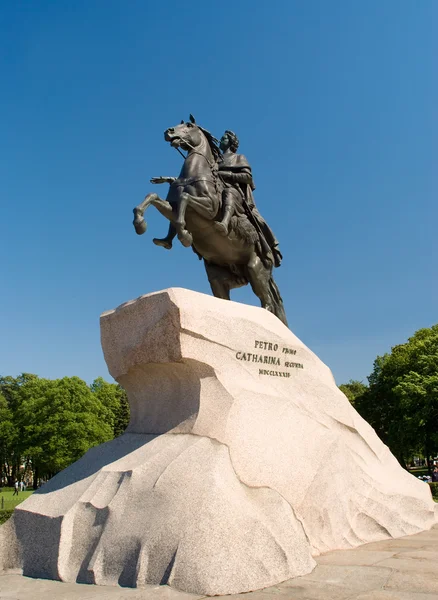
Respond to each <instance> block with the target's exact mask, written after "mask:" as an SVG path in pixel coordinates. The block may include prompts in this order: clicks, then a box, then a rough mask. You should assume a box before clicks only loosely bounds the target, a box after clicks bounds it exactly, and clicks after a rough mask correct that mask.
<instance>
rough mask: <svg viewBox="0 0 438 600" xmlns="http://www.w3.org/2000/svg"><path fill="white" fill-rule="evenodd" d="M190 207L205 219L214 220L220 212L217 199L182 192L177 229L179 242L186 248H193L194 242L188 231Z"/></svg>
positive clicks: (176, 223) (176, 221)
mask: <svg viewBox="0 0 438 600" xmlns="http://www.w3.org/2000/svg"><path fill="white" fill-rule="evenodd" d="M188 206H189V207H190V208H191V209H192V210H194V211H195V212H196V213H198V214H199V215H201V216H202V217H204V218H205V219H209V220H213V219H214V217H215V216H216V213H217V211H218V207H219V201H218V198H217V197H215V196H214V197H212V196H210V195H207V194H206V195H205V196H193V195H192V194H188V193H187V192H182V194H181V196H180V199H179V203H178V211H177V217H176V220H175V227H176V231H177V233H178V239H179V241H180V242H181V244H182V245H183V246H186V247H188V246H191V245H192V242H193V238H192V235H191V234H190V233H189V232H188V231H187V229H186V210H187V207H188Z"/></svg>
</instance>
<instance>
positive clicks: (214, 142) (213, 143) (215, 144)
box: [196, 125, 222, 161]
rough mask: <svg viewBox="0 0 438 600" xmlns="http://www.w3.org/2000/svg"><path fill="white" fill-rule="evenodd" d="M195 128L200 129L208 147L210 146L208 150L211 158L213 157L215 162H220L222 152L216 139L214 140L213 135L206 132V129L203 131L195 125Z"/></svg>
mask: <svg viewBox="0 0 438 600" xmlns="http://www.w3.org/2000/svg"><path fill="white" fill-rule="evenodd" d="M196 127H197V128H198V129H200V130H201V131H202V133H203V134H204V135H205V137H206V138H207V142H208V145H209V146H210V150H211V151H212V153H213V157H214V159H215V161H218V160H220V158H221V156H222V152H221V150H220V148H219V140H218V139H217V138H215V137H214V135H213V134H211V133H210V132H209V131H207V129H204V128H203V127H200V126H199V125H196Z"/></svg>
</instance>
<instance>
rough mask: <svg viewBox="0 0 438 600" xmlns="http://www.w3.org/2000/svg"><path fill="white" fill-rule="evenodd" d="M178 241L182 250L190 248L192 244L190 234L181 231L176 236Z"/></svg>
mask: <svg viewBox="0 0 438 600" xmlns="http://www.w3.org/2000/svg"><path fill="white" fill-rule="evenodd" d="M178 239H179V241H180V242H181V244H182V245H183V246H184V248H190V246H191V245H192V244H193V237H192V234H191V233H189V232H188V231H182V232H181V233H180V234H179V235H178Z"/></svg>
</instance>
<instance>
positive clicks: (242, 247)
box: [134, 119, 287, 325]
mask: <svg viewBox="0 0 438 600" xmlns="http://www.w3.org/2000/svg"><path fill="white" fill-rule="evenodd" d="M164 137H165V140H166V141H168V142H170V143H171V145H172V146H173V147H174V148H182V149H183V150H186V151H187V156H186V157H185V160H184V164H183V167H182V169H181V173H180V175H179V177H178V178H177V179H173V178H166V177H164V178H156V179H155V180H153V181H154V183H164V182H169V183H171V185H170V188H169V193H168V194H167V198H166V200H163V199H161V198H160V197H159V196H158V194H155V193H151V194H148V195H147V196H146V197H145V199H144V200H143V202H142V203H141V204H139V205H138V206H136V208H134V227H135V231H136V232H137V233H138V234H139V235H141V234H143V233H145V231H146V228H147V225H146V222H145V220H144V218H143V215H144V212H145V210H146V209H147V207H148V206H150V205H152V206H155V208H156V209H157V210H158V211H159V212H160V213H161V214H162V215H163V216H164V217H166V218H167V219H168V220H169V221H171V222H172V223H173V225H174V226H175V229H176V232H177V235H178V239H179V240H180V242H181V243H182V244H183V246H186V247H190V246H192V247H193V250H194V251H195V252H196V254H198V256H199V257H202V258H203V259H204V264H205V269H206V271H207V276H208V280H209V282H210V286H211V290H212V292H213V294H214V296H216V297H217V298H223V299H225V300H229V299H230V290H231V289H233V288H238V287H241V286H243V285H246V284H247V283H249V284H250V285H251V287H252V290H253V292H254V293H255V295H256V296H257V297H258V298H259V299H260V302H261V305H262V307H263V308H266V309H267V310H269V311H271V312H273V313H274V314H275V315H276V316H277V317H278V318H279V319H280V320H281V321H282V322H283V323H284V324H285V325H287V320H286V314H285V311H284V306H283V301H282V299H281V296H280V292H279V290H278V287H277V285H276V283H275V281H274V279H273V276H272V269H273V263H272V261H269V260H262V258H261V257H260V251H258V250H259V248H260V245H259V243H258V232H257V231H256V229H255V227H254V225H253V224H252V223H251V222H250V221H249V220H248V219H247V218H246V217H245V216H243V217H233V221H232V226H231V227H230V232H229V234H228V236H224V235H223V234H221V233H220V232H219V231H218V228H217V226H215V223H217V221H220V219H221V195H222V190H223V183H222V181H221V179H220V177H219V176H218V165H217V161H218V159H219V158H220V150H219V148H218V146H217V144H216V141H215V139H214V138H213V136H211V134H209V133H208V132H207V131H206V130H205V129H203V128H202V127H199V126H198V125H196V123H195V122H194V119H193V120H192V121H191V122H188V123H184V122H181V124H180V125H177V126H175V127H170V128H169V129H167V130H166V131H165V133H164Z"/></svg>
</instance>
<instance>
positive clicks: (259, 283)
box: [247, 252, 287, 326]
mask: <svg viewBox="0 0 438 600" xmlns="http://www.w3.org/2000/svg"><path fill="white" fill-rule="evenodd" d="M247 273H248V280H249V283H250V285H251V287H252V290H253V292H254V294H255V295H256V296H257V297H258V298H259V300H260V303H261V305H262V308H265V309H266V310H269V312H272V313H274V315H276V316H277V317H278V318H279V319H280V321H282V322H283V323H284V324H285V325H286V326H287V320H286V314H285V312H284V307H283V301H282V299H281V296H280V292H279V290H278V288H277V285H276V284H275V282H274V280H273V278H272V266H271V267H266V266H265V265H264V264H263V262H262V260H261V259H260V258H259V257H258V256H257V254H256V253H255V252H254V253H253V254H252V256H251V259H250V261H249V263H248V265H247Z"/></svg>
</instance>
